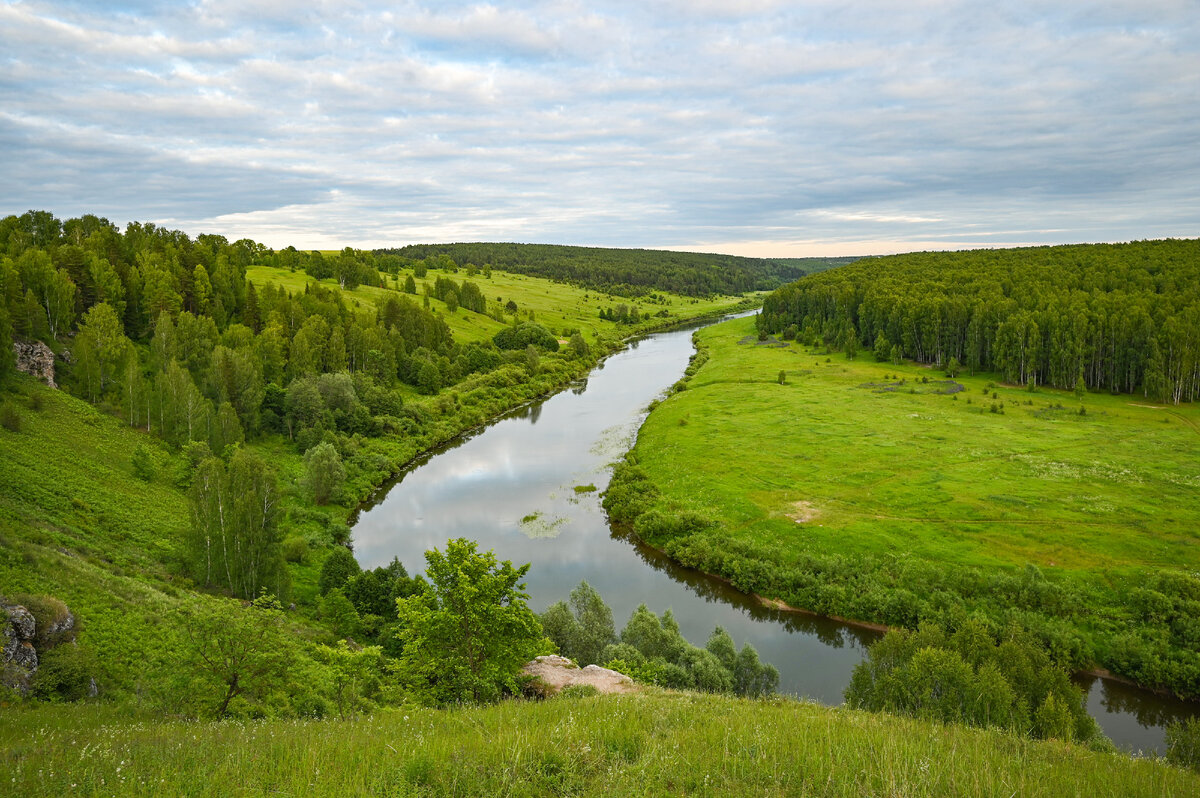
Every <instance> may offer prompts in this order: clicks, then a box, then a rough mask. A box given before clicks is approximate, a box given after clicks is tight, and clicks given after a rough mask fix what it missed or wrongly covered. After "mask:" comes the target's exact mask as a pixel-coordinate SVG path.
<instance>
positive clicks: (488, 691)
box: [396, 538, 550, 705]
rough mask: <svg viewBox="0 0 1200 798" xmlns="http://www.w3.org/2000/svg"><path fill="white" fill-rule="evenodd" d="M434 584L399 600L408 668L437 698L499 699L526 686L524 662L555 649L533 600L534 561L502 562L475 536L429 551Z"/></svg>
mask: <svg viewBox="0 0 1200 798" xmlns="http://www.w3.org/2000/svg"><path fill="white" fill-rule="evenodd" d="M425 561H426V568H425V573H426V575H427V576H428V578H429V584H428V585H427V586H426V588H425V590H424V591H423V592H422V593H420V594H419V595H415V596H411V597H409V598H403V599H399V600H397V602H396V604H397V609H398V613H399V619H400V624H401V626H402V627H404V632H403V639H404V656H403V658H402V662H401V664H402V669H401V673H402V674H403V678H404V679H405V680H406V681H407V683H408V684H409V686H410V687H411V688H412V689H413V690H414V691H415V692H416V693H417V695H419V696H420V697H421V698H422V699H424V700H425V701H427V702H429V703H433V704H441V705H444V704H452V703H457V702H463V701H491V700H495V699H497V698H499V697H500V695H501V694H502V693H504V692H505V691H509V692H516V691H517V690H518V689H519V683H518V681H517V673H518V671H519V670H520V668H521V666H522V665H523V664H524V663H525V662H527V661H529V660H530V659H532V658H533V657H535V656H537V655H538V654H541V653H544V652H545V651H546V650H547V649H548V648H549V645H550V644H549V641H547V640H546V639H545V638H544V637H543V635H542V625H541V623H540V622H539V621H538V618H537V616H536V615H535V614H534V613H533V611H532V610H530V609H529V607H528V606H527V605H526V603H525V602H526V599H528V598H529V596H528V594H526V593H525V585H524V583H523V582H522V581H521V580H522V578H523V577H524V576H525V573H526V572H527V571H528V570H529V566H528V565H523V566H521V567H519V568H514V567H513V565H512V563H511V562H509V561H507V560H505V561H503V562H497V561H496V556H495V554H494V553H492V552H490V551H489V552H484V553H480V552H478V551H476V544H475V543H474V542H473V541H469V540H465V539H462V538H459V539H456V540H450V541H447V542H446V552H445V554H443V553H442V552H440V551H438V550H437V549H433V550H431V551H428V552H426V553H425Z"/></svg>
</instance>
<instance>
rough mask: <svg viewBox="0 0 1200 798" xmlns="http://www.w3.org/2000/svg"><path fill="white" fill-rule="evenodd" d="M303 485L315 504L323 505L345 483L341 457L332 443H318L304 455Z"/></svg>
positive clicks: (344, 470)
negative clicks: (310, 492)
mask: <svg viewBox="0 0 1200 798" xmlns="http://www.w3.org/2000/svg"><path fill="white" fill-rule="evenodd" d="M304 473H305V483H306V484H307V485H308V489H309V490H311V491H312V492H313V496H314V497H315V499H316V502H317V504H325V503H326V502H328V501H329V497H330V496H332V495H333V494H334V492H336V491H337V490H338V489H340V488H341V487H342V483H343V482H345V481H346V468H345V467H344V466H343V465H342V457H341V455H339V454H338V450H337V448H336V447H334V445H333V444H332V443H318V444H317V445H316V446H314V447H312V448H311V449H309V450H308V451H307V452H305V453H304Z"/></svg>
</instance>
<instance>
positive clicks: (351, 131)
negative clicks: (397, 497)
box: [0, 0, 1200, 255]
mask: <svg viewBox="0 0 1200 798" xmlns="http://www.w3.org/2000/svg"><path fill="white" fill-rule="evenodd" d="M0 53H2V55H0V157H2V160H3V162H4V164H5V165H4V168H3V169H2V170H0V197H3V202H2V203H0V213H5V214H6V213H20V212H22V211H24V210H26V209H29V208H45V209H47V210H52V211H54V212H55V213H57V214H58V215H59V216H63V217H66V216H71V215H76V214H79V213H85V212H94V213H99V214H101V215H105V216H108V217H109V218H110V219H112V220H113V221H117V222H123V221H128V220H134V219H137V220H148V221H156V222H161V223H165V224H168V225H169V226H172V227H180V228H182V229H185V230H188V231H189V232H193V233H197V232H202V231H206V230H207V231H214V232H221V233H224V234H226V235H229V236H231V237H240V236H249V237H252V238H255V239H257V240H260V241H264V242H265V243H268V244H270V245H273V246H284V245H286V244H289V243H292V244H296V245H297V246H305V247H324V246H341V245H344V244H352V245H358V246H374V245H385V244H399V243H408V242H412V241H430V240H437V241H444V240H510V241H548V242H557V243H578V244H597V245H607V246H644V247H683V248H703V249H716V250H722V251H732V252H744V253H755V254H768V253H774V254H781V255H782V254H806V253H810V252H811V253H844V254H854V253H865V252H878V251H892V250H899V249H911V248H934V247H938V248H940V247H959V246H975V245H999V244H1008V243H1024V242H1031V243H1053V242H1065V241H1101V240H1104V241H1114V240H1128V239H1133V238H1150V237H1162V236H1195V235H1198V234H1200V146H1198V145H1200V121H1198V120H1200V115H1198V113H1197V110H1196V109H1197V108H1200V15H1198V14H1196V13H1195V6H1194V4H1193V3H1191V2H1188V1H1187V0H1179V1H1178V2H1171V1H1170V0H1162V1H1157V0H1144V1H1143V2H1137V3H1134V2H1109V3H1085V2H1072V3H1052V4H1048V3H1035V2H1029V3H976V2H954V1H953V0H913V2H910V3H904V4H896V3H893V2H884V1H883V0H877V1H876V2H862V3H853V4H851V3H845V2H844V1H843V2H806V3H791V2H771V1H770V0H757V1H756V2H742V3H736V4H735V3H727V2H722V3H718V2H697V0H672V1H671V2H660V3H629V2H601V3H596V2H592V3H582V2H572V1H571V0H547V1H546V2H524V3H503V4H487V3H454V2H439V3H419V2H408V3H404V2H401V3H376V2H372V1H371V0H358V2H350V3H343V2H329V1H325V2H322V1H321V0H314V2H311V3H307V4H303V3H302V4H296V3H293V2H287V3H285V2H282V1H281V0H238V1H237V2H234V1H233V0H198V1H197V2H194V3H192V4H189V5H186V6H179V7H175V8H172V9H167V10H164V9H163V4H160V3H149V2H134V1H133V0H128V1H127V2H114V3H109V4H98V3H90V2H89V3H84V2H67V1H66V0H62V1H60V2H9V1H8V0H0Z"/></svg>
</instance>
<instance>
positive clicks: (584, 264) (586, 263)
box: [380, 243, 854, 297]
mask: <svg viewBox="0 0 1200 798" xmlns="http://www.w3.org/2000/svg"><path fill="white" fill-rule="evenodd" d="M380 252H382V253H385V254H388V255H398V256H400V257H402V258H406V259H429V258H436V257H438V256H441V255H446V256H448V257H450V258H452V259H454V260H455V261H457V262H458V263H460V264H461V263H474V264H478V265H479V266H480V267H483V266H485V265H487V266H492V267H495V268H502V269H504V270H506V271H511V272H517V273H519V274H530V275H535V276H538V277H548V278H551V279H555V280H564V281H569V282H572V283H575V284H577V285H581V286H584V287H587V288H591V289H594V290H598V291H605V292H607V293H611V294H617V295H620V296H627V297H638V296H644V295H646V294H648V293H650V292H652V291H655V290H659V291H672V292H674V293H678V294H684V295H686V296H706V295H710V294H731V295H732V294H741V293H745V292H746V291H762V290H770V289H772V288H776V287H778V286H779V285H781V284H783V283H786V282H788V281H790V280H796V279H798V278H800V277H803V276H804V275H805V274H809V273H812V272H816V271H820V270H823V269H826V268H829V267H831V266H838V265H842V264H844V263H849V262H851V261H852V260H854V259H853V258H771V259H762V258H741V257H736V256H733V255H712V254H702V253H695V252H667V251H663V250H647V249H607V248H600V247H567V246H557V245H552V244H486V243H470V244H413V245H410V246H406V247H400V248H398V249H388V250H381V251H380Z"/></svg>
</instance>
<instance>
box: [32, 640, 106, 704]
mask: <svg viewBox="0 0 1200 798" xmlns="http://www.w3.org/2000/svg"><path fill="white" fill-rule="evenodd" d="M91 669H92V662H91V658H90V657H89V656H88V652H87V651H86V650H85V649H84V648H83V647H81V646H79V645H77V644H75V643H71V644H69V645H65V646H56V647H55V648H52V649H50V650H48V651H39V652H38V670H37V675H36V676H35V677H34V680H33V694H34V695H35V696H37V697H38V698H41V699H44V700H51V701H55V700H57V701H79V700H81V699H84V698H87V697H88V696H89V695H91V693H92V690H93V685H94V684H95V682H93V681H92V675H91Z"/></svg>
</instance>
